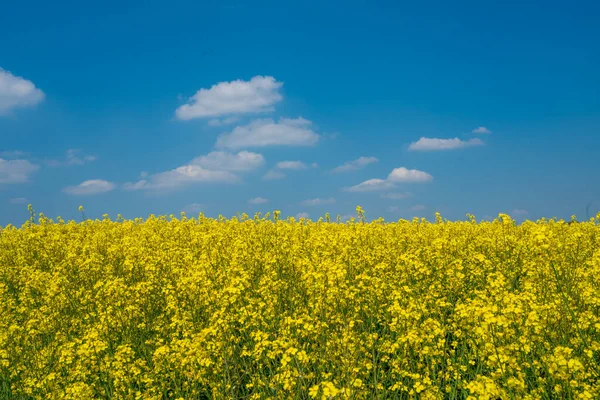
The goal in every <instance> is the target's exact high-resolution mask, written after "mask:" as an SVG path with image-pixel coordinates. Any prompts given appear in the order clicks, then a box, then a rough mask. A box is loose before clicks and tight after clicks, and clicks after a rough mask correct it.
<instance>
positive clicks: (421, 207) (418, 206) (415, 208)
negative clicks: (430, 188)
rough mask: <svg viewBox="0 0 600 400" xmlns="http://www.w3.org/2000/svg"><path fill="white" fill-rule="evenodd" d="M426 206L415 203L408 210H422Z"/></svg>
mask: <svg viewBox="0 0 600 400" xmlns="http://www.w3.org/2000/svg"><path fill="white" fill-rule="evenodd" d="M426 208H427V207H425V206H424V205H422V204H417V205H416V206H412V207H411V208H410V211H423V210H425V209H426Z"/></svg>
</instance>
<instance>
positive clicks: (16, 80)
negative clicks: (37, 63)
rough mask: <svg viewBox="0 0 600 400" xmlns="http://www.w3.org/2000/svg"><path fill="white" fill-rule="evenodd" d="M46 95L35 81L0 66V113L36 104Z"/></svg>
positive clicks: (3, 113) (7, 112) (5, 113)
mask: <svg viewBox="0 0 600 400" xmlns="http://www.w3.org/2000/svg"><path fill="white" fill-rule="evenodd" d="M44 96H45V95H44V92H42V91H41V90H40V89H38V88H36V87H35V85H34V84H33V82H31V81H28V80H26V79H23V78H21V77H18V76H14V75H13V74H11V73H10V72H8V71H6V70H4V69H2V68H0V115H7V114H9V113H10V112H11V111H12V110H13V109H16V108H23V107H32V106H35V105H36V104H38V103H40V102H41V101H42V100H44Z"/></svg>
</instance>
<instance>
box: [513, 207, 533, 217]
mask: <svg viewBox="0 0 600 400" xmlns="http://www.w3.org/2000/svg"><path fill="white" fill-rule="evenodd" d="M512 214H513V215H518V216H522V215H527V214H529V211H527V210H522V209H520V208H515V209H514V210H512Z"/></svg>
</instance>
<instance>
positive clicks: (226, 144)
mask: <svg viewBox="0 0 600 400" xmlns="http://www.w3.org/2000/svg"><path fill="white" fill-rule="evenodd" d="M311 124H312V122H311V121H309V120H306V119H304V118H302V117H299V118H296V119H293V118H280V119H279V120H278V121H277V122H275V121H274V120H273V119H271V118H264V119H257V120H254V121H252V122H250V123H249V124H248V125H244V126H238V127H236V128H235V129H233V131H231V133H225V134H221V135H220V136H219V137H218V138H217V143H216V145H215V146H216V147H217V148H228V149H239V148H243V147H266V146H313V145H315V144H316V143H317V142H318V141H319V138H320V136H319V135H318V134H317V133H315V132H314V131H313V130H312V129H311V128H310V125H311Z"/></svg>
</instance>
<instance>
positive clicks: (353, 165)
mask: <svg viewBox="0 0 600 400" xmlns="http://www.w3.org/2000/svg"><path fill="white" fill-rule="evenodd" d="M378 161H379V160H378V159H377V158H375V157H359V158H357V159H356V160H354V161H348V162H346V163H344V164H342V165H340V166H339V167H335V168H334V169H332V170H331V172H333V173H339V172H349V171H356V170H357V169H361V168H364V167H366V166H367V165H369V164H372V163H376V162H378Z"/></svg>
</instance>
